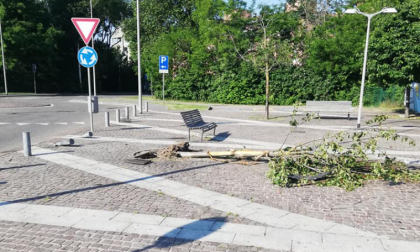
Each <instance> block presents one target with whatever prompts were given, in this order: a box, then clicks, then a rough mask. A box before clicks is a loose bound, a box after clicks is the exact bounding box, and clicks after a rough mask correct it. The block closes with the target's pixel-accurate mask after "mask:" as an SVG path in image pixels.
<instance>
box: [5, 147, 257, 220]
mask: <svg viewBox="0 0 420 252" xmlns="http://www.w3.org/2000/svg"><path fill="white" fill-rule="evenodd" d="M64 151H68V150H64ZM10 159H12V160H11V162H8V161H9V160H10ZM0 163H2V164H3V165H2V168H0V172H1V173H0V181H4V182H5V184H3V185H1V184H0V187H1V191H0V201H3V202H5V201H11V202H24V203H33V204H39V205H55V206H67V207H78V208H87V209H98V210H109V211H123V212H130V213H142V214H153V215H161V216H165V217H179V218H192V219H203V218H216V217H226V221H230V222H240V223H244V224H252V223H255V222H252V221H249V220H244V219H242V218H239V217H235V216H232V215H230V216H227V214H226V213H223V212H221V211H217V210H213V209H209V208H207V207H203V206H199V205H196V204H193V203H191V202H188V201H185V200H181V199H177V198H174V197H170V196H167V195H164V194H158V193H156V192H152V191H148V190H145V189H141V188H137V187H133V186H130V185H127V184H118V183H115V181H113V180H109V179H106V178H102V177H99V176H95V175H91V174H87V173H84V172H81V171H77V170H74V169H69V168H67V167H62V166H59V165H55V164H51V163H49V162H46V161H44V160H37V159H33V158H25V157H21V155H16V154H15V155H13V154H9V155H4V156H2V157H0ZM22 163H25V165H23V166H22V165H21V164H22ZM3 167H4V168H3Z"/></svg>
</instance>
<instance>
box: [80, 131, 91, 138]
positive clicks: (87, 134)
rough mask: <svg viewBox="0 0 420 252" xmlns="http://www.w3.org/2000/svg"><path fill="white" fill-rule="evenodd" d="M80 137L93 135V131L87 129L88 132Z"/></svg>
mask: <svg viewBox="0 0 420 252" xmlns="http://www.w3.org/2000/svg"><path fill="white" fill-rule="evenodd" d="M82 137H93V133H92V132H90V131H89V132H88V133H86V134H84V135H83V136H82Z"/></svg>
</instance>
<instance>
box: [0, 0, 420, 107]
mask: <svg viewBox="0 0 420 252" xmlns="http://www.w3.org/2000/svg"><path fill="white" fill-rule="evenodd" d="M419 1H420V0H363V1H362V0H327V1H325V0H322V1H321V0H301V1H294V0H288V1H286V2H285V3H284V4H279V5H276V6H264V5H260V6H255V4H253V5H252V6H247V5H246V3H245V2H244V1H241V0H139V4H140V15H139V18H140V23H141V50H142V59H141V60H142V64H141V65H142V68H143V69H142V72H143V73H145V74H146V75H147V79H146V77H145V76H142V77H143V80H144V81H143V83H144V88H146V86H147V85H148V84H149V83H150V82H153V85H152V87H151V88H152V90H153V93H154V95H156V96H157V97H160V96H161V90H162V81H161V80H162V76H161V75H160V74H159V73H158V56H159V55H169V57H170V71H169V74H168V76H167V78H165V79H166V80H167V81H166V84H165V85H166V95H165V96H166V97H168V98H172V99H183V100H197V101H208V102H221V103H237V104H263V103H264V102H265V101H266V87H267V80H268V83H269V96H268V100H269V101H270V103H273V104H293V103H295V102H297V101H305V100H312V99H318V100H353V101H357V100H358V95H359V89H360V82H361V74H362V64H363V52H364V43H365V38H366V28H367V20H366V17H364V16H362V15H347V14H343V11H344V10H345V9H347V8H353V7H354V6H356V7H357V8H359V9H360V10H361V11H364V12H367V13H373V12H375V11H379V10H381V9H382V8H384V7H394V8H396V9H397V10H398V13H397V14H381V15H378V16H375V17H374V18H373V19H372V26H371V36H370V41H369V54H368V69H367V70H368V72H367V88H368V89H369V88H372V87H383V88H388V87H390V86H401V87H405V86H407V85H408V84H409V83H410V82H412V81H419V79H420V71H419V67H420V59H419V57H418V55H419V53H420V43H419V42H420V29H419V28H420V15H419V14H418V13H419V12H420V2H419ZM136 4H137V1H129V0H93V15H94V17H98V18H101V24H100V28H99V29H98V30H97V33H96V35H95V46H96V48H97V49H98V50H99V57H100V59H99V62H98V65H97V79H98V80H97V82H98V85H99V90H102V91H135V90H136V88H137V82H136V78H135V76H134V73H136V72H137V71H138V69H137V64H135V63H136V61H137V57H136V55H137V23H136V18H137V13H136ZM1 13H2V14H1V17H2V25H3V33H4V41H5V58H6V64H7V70H8V72H9V74H8V77H9V80H10V84H9V86H11V87H10V89H11V90H12V91H28V90H29V91H30V90H31V89H30V88H31V87H32V84H31V83H32V72H31V69H32V64H33V63H36V64H37V65H38V69H39V72H38V73H37V78H39V81H38V82H39V83H41V84H40V85H41V86H42V88H41V90H42V91H43V92H78V91H80V84H79V73H78V63H77V60H76V57H75V55H76V52H77V49H78V47H80V46H82V42H81V40H80V39H79V37H78V35H77V32H76V30H75V29H74V27H73V24H72V23H71V22H70V18H71V17H74V16H80V17H89V16H90V8H89V1H87V0H43V1H39V0H38V1H36V0H19V1H18V0H8V1H3V2H2V5H1ZM263 20H265V21H269V20H270V21H269V22H268V23H270V25H267V24H268V23H267V22H261V21H263ZM118 27H122V28H123V31H124V34H125V36H126V38H127V39H128V40H129V41H130V51H131V60H127V57H125V56H124V55H123V54H121V52H120V51H119V50H117V48H114V47H112V43H111V36H112V35H113V33H114V32H115V30H116V29H117V28H118ZM264 34H265V35H264ZM266 63H267V64H268V66H269V67H268V68H269V75H268V77H269V78H268V79H267V74H266V70H267V68H266V66H267V64H266ZM82 75H83V78H84V79H85V78H86V76H85V71H82ZM84 83H86V81H85V80H84ZM2 88H3V86H1V85H0V90H2ZM84 89H86V84H84Z"/></svg>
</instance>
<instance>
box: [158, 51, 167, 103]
mask: <svg viewBox="0 0 420 252" xmlns="http://www.w3.org/2000/svg"><path fill="white" fill-rule="evenodd" d="M159 73H161V74H162V82H163V86H162V99H163V101H165V73H169V56H166V55H160V56H159Z"/></svg>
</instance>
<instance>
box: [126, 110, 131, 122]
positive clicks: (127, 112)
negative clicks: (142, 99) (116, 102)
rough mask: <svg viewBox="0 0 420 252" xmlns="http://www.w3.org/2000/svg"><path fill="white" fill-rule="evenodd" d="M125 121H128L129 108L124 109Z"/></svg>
mask: <svg viewBox="0 0 420 252" xmlns="http://www.w3.org/2000/svg"><path fill="white" fill-rule="evenodd" d="M125 120H127V121H128V120H130V108H129V107H125Z"/></svg>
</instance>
